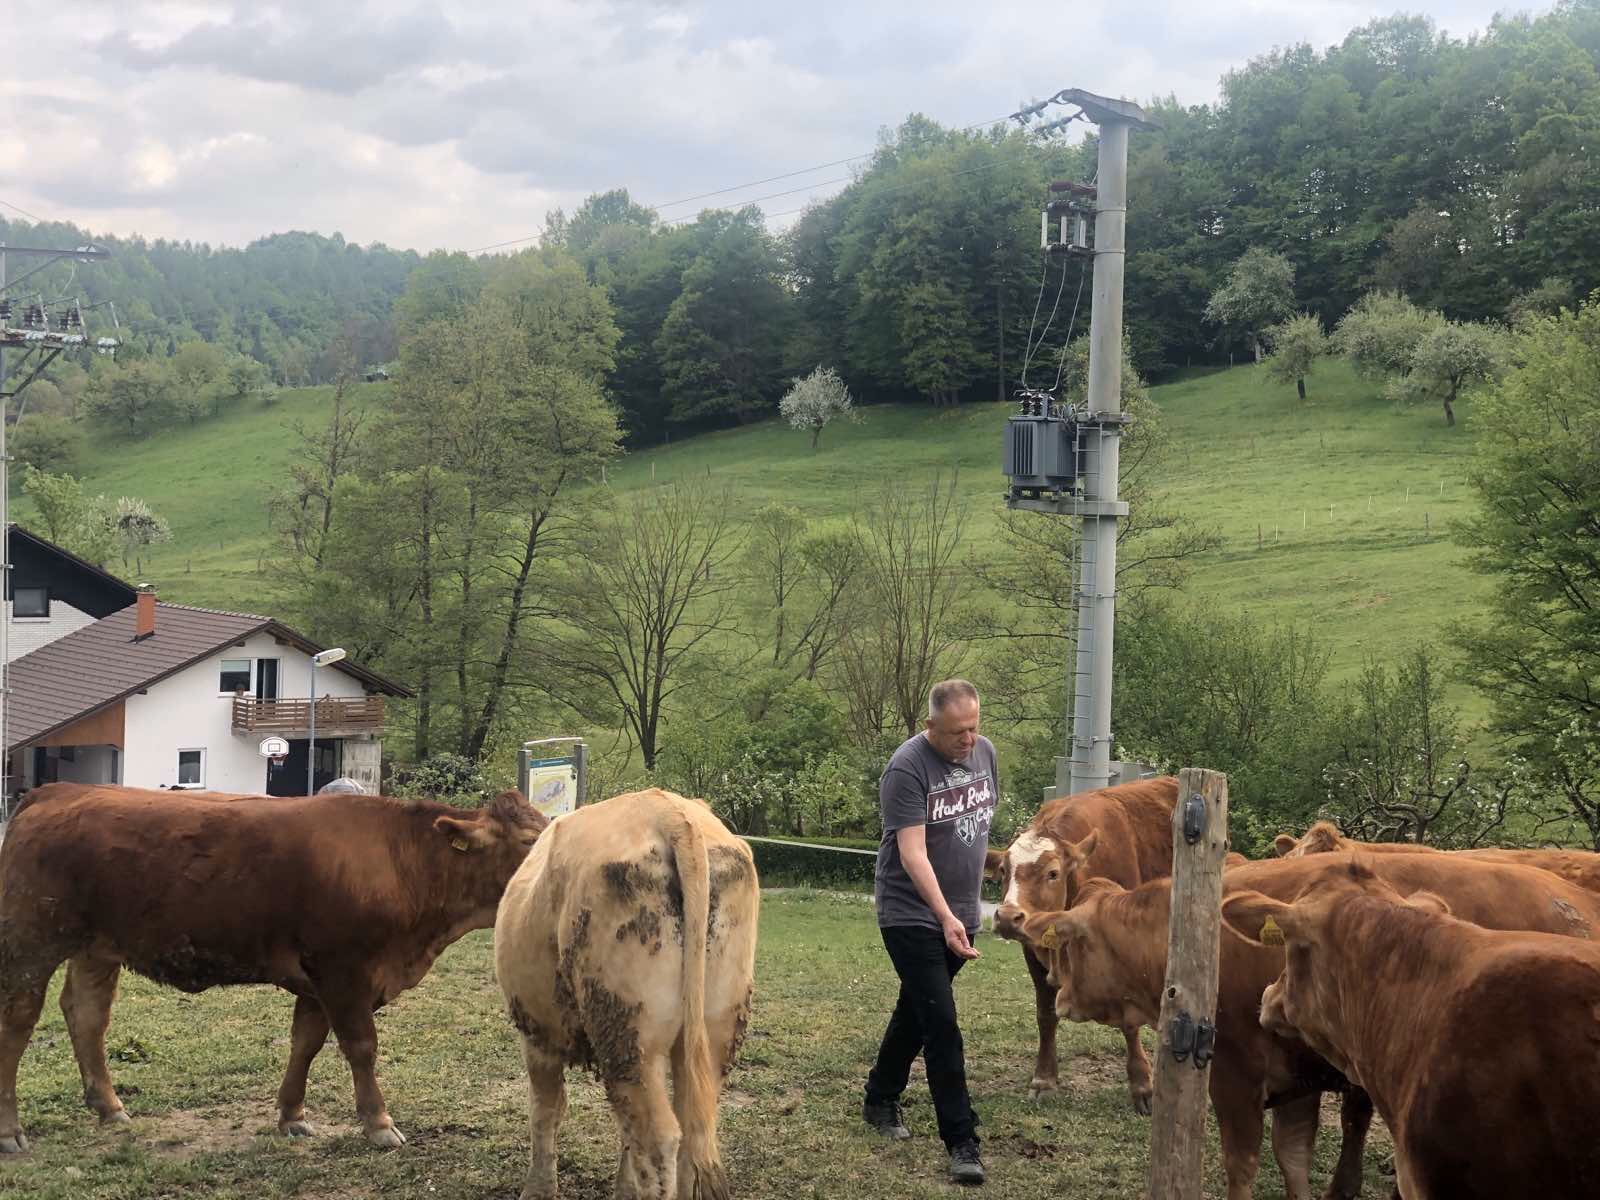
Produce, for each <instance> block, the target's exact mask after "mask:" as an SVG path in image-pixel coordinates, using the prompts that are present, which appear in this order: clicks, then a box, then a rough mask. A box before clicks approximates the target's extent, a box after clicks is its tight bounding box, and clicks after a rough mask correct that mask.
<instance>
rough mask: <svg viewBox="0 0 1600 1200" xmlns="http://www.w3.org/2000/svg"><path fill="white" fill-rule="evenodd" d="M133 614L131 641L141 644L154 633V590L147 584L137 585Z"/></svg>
mask: <svg viewBox="0 0 1600 1200" xmlns="http://www.w3.org/2000/svg"><path fill="white" fill-rule="evenodd" d="M134 603H135V604H136V605H137V607H136V608H135V610H134V614H133V640H134V641H136V642H142V641H144V640H145V638H148V637H154V636H155V633H156V590H155V588H153V587H151V586H150V585H149V584H148V583H141V584H140V585H139V598H138V599H137V600H136V601H135V602H134Z"/></svg>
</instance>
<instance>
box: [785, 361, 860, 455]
mask: <svg viewBox="0 0 1600 1200" xmlns="http://www.w3.org/2000/svg"><path fill="white" fill-rule="evenodd" d="M778 411H779V412H781V413H782V414H783V415H784V416H785V417H786V418H788V421H789V424H790V425H793V426H794V427H795V428H796V429H809V430H810V431H811V448H812V449H813V450H815V449H816V448H817V446H818V444H819V443H820V442H821V441H822V431H823V429H825V428H826V427H827V425H828V422H830V421H832V420H833V419H834V418H835V417H838V416H843V415H847V414H849V413H850V412H851V400H850V389H848V388H847V387H845V386H844V380H842V379H840V378H839V372H837V371H835V370H834V369H833V368H832V367H818V368H817V369H816V370H815V371H813V372H811V374H809V375H807V376H806V377H805V378H804V379H796V380H795V381H794V386H793V387H791V388H790V389H789V390H788V391H787V392H786V393H784V397H783V399H782V400H780V401H778Z"/></svg>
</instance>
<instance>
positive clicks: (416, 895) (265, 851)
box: [0, 783, 547, 1153]
mask: <svg viewBox="0 0 1600 1200" xmlns="http://www.w3.org/2000/svg"><path fill="white" fill-rule="evenodd" d="M223 799H227V800H228V802H227V803H219V802H218V801H220V800H223ZM546 824H547V821H546V819H545V818H544V817H543V816H541V815H540V814H539V813H538V812H537V811H535V810H534V809H533V808H532V807H530V806H529V804H528V802H527V801H526V800H524V799H523V798H522V796H521V795H520V794H518V793H516V792H505V793H502V794H501V795H499V796H497V797H496V798H495V799H494V801H493V802H492V803H491V804H490V805H489V806H487V807H486V808H484V809H480V810H477V811H471V812H469V811H463V810H461V809H456V808H448V807H446V806H445V805H442V804H433V803H430V802H427V801H401V800H393V799H389V798H386V797H382V796H351V795H338V796H307V797H303V798H293V799H291V798H268V797H248V796H247V797H222V796H220V795H218V794H215V793H203V794H200V795H198V796H196V795H194V794H191V793H186V792H171V791H142V790H139V789H135V788H122V787H100V786H88V785H84V784H75V783H58V784H51V785H49V786H47V787H43V788H39V789H38V790H36V791H34V792H30V793H29V794H28V796H27V798H26V799H25V801H24V803H23V804H22V805H21V807H20V808H19V809H18V812H17V815H16V817H15V818H14V819H13V820H12V822H11V828H10V831H9V833H8V835H7V837H6V839H5V842H4V845H3V846H0V1153H16V1152H18V1151H22V1150H26V1149H27V1146H28V1143H27V1139H26V1138H25V1137H24V1136H23V1134H22V1128H21V1125H20V1124H19V1122H18V1119H17V1090H16V1085H17V1064H18V1061H19V1060H20V1059H21V1057H22V1052H23V1050H24V1049H26V1047H27V1044H28V1040H29V1038H30V1037H31V1035H32V1033H33V1027H34V1023H35V1022H36V1021H37V1020H38V1018H39V1010H40V1008H41V1007H42V1006H43V1004H44V997H45V990H46V988H47V987H48V986H49V983H50V978H51V976H52V975H53V974H54V973H55V970H56V968H57V967H58V966H59V965H60V964H61V963H62V962H63V961H65V962H66V963H67V980H66V985H65V987H64V988H63V989H62V992H61V1010H62V1012H63V1013H64V1014H65V1016H66V1020H67V1030H68V1032H69V1034H70V1035H71V1038H72V1049H73V1053H74V1054H75V1055H76V1057H77V1060H78V1069H79V1071H80V1072H81V1074H82V1076H83V1090H84V1100H85V1102H86V1103H87V1104H88V1106H89V1107H90V1108H91V1109H92V1110H93V1111H95V1112H96V1113H98V1114H99V1115H100V1118H101V1120H103V1121H108V1122H115V1121H126V1120H127V1119H128V1116H127V1113H126V1112H125V1111H124V1110H123V1107H122V1101H120V1100H119V1099H117V1094H116V1092H115V1091H114V1090H113V1088H112V1085H111V1075H110V1072H109V1070H108V1069H107V1066H106V1049H105V1035H106V1026H107V1024H108V1023H109V1022H110V1019H111V1001H112V998H113V997H114V995H115V994H116V986H117V975H118V973H119V972H120V971H121V969H122V967H123V966H124V965H126V966H127V967H129V968H131V969H132V970H134V971H137V972H138V973H139V974H141V975H145V976H148V977H149V978H151V979H153V980H155V981H156V982H158V983H165V984H170V985H171V986H173V987H176V988H179V989H181V990H183V991H185V992H200V991H203V990H205V989H206V988H209V987H216V986H218V985H221V984H230V983H271V984H276V985H277V986H279V987H281V988H283V989H285V990H286V991H289V992H292V993H294V995H295V996H296V1001H295V1006H294V1027H293V1035H292V1038H291V1049H290V1052H289V1065H288V1069H287V1071H286V1072H285V1074H284V1077H283V1085H282V1087H281V1088H280V1089H279V1091H278V1128H279V1129H280V1130H281V1131H282V1132H283V1133H285V1134H288V1135H290V1136H304V1135H307V1134H310V1133H311V1132H313V1131H312V1129H311V1127H310V1126H309V1125H308V1124H306V1120H305V1105H304V1101H305V1088H306V1073H307V1071H308V1070H309V1069H310V1066H311V1060H312V1059H313V1058H314V1057H315V1056H316V1054H317V1051H318V1050H320V1049H321V1048H322V1045H323V1043H324V1042H325V1041H326V1040H327V1036H328V1030H329V1027H330V1026H331V1027H332V1029H333V1032H334V1034H335V1035H336V1036H337V1037H338V1039H339V1049H340V1050H341V1051H343V1052H344V1056H345V1058H346V1059H348V1060H349V1063H350V1072H351V1075H352V1076H353V1077H354V1080H355V1091H356V1109H357V1111H358V1112H359V1113H360V1116H361V1123H362V1126H363V1128H364V1130H365V1131H366V1135H367V1139H368V1140H369V1141H371V1142H373V1143H374V1144H376V1145H379V1146H398V1145H400V1144H402V1143H403V1142H404V1141H405V1137H404V1136H403V1135H402V1134H401V1133H400V1131H399V1130H398V1129H396V1128H395V1125H394V1122H393V1121H392V1120H391V1119H390V1117H389V1113H388V1111H387V1109H386V1107H385V1105H384V1101H383V1093H382V1092H381V1091H380V1090H379V1088H378V1080H377V1076H376V1074H375V1073H374V1063H375V1060H376V1057H377V1031H376V1029H375V1027H374V1025H373V1021H372V1012H373V1010H374V1009H375V1008H378V1007H380V1006H381V1005H383V1004H385V1003H386V1002H388V1001H389V1000H391V999H393V998H394V997H395V996H397V995H399V994H400V993H401V992H403V991H405V990H406V989H407V988H409V987H412V986H413V985H415V984H416V983H417V981H418V980H420V979H421V978H422V977H423V976H424V975H425V974H426V973H427V971H428V968H429V967H430V966H431V965H432V964H433V960H434V959H435V958H437V957H438V955H439V954H440V952H441V951H443V950H444V948H445V947H446V946H448V945H450V943H452V942H453V941H455V940H456V939H457V938H459V937H460V936H461V935H462V934H464V933H466V932H467V931H468V930H471V929H483V928H485V927H487V926H489V925H490V924H492V923H493V921H494V914H495V908H496V906H497V905H498V904H499V902H500V894H501V892H502V891H503V890H504V889H505V885H506V881H507V880H509V879H510V878H511V876H512V873H513V872H514V871H515V870H516V869H517V866H518V865H519V864H520V863H521V862H522V860H523V858H524V857H525V856H526V855H527V852H528V849H529V847H530V846H532V845H533V843H534V840H535V839H536V838H537V837H538V836H539V831H540V830H541V829H543V828H544V826H545V825H546Z"/></svg>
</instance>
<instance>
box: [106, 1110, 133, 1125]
mask: <svg viewBox="0 0 1600 1200" xmlns="http://www.w3.org/2000/svg"><path fill="white" fill-rule="evenodd" d="M100 1124H102V1125H132V1124H133V1118H132V1117H130V1116H129V1115H128V1110H127V1109H125V1108H114V1109H112V1110H111V1111H110V1112H108V1113H101V1114H100Z"/></svg>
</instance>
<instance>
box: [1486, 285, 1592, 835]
mask: <svg viewBox="0 0 1600 1200" xmlns="http://www.w3.org/2000/svg"><path fill="white" fill-rule="evenodd" d="M1514 360H1515V362H1516V364H1517V365H1516V366H1515V367H1513V368H1512V370H1511V371H1510V372H1509V373H1508V374H1507V376H1506V377H1505V379H1504V380H1503V381H1502V382H1501V384H1500V385H1499V386H1498V387H1496V388H1494V389H1492V390H1491V391H1490V392H1488V393H1487V394H1486V395H1485V396H1484V397H1483V399H1482V400H1481V401H1480V406H1479V408H1478V410H1477V414H1476V419H1477V420H1478V421H1479V422H1480V423H1481V427H1482V428H1483V429H1485V430H1488V431H1490V432H1489V433H1488V434H1487V435H1485V436H1484V437H1482V438H1480V439H1479V441H1478V444H1477V450H1476V453H1475V456H1474V460H1473V465H1472V468H1471V473H1470V475H1469V479H1470V481H1471V485H1472V489H1473V491H1474V492H1475V493H1476V494H1477V499H1478V508H1477V514H1476V515H1475V516H1474V517H1473V518H1472V519H1471V520H1470V521H1468V522H1467V523H1466V524H1465V525H1464V526H1463V527H1462V529H1461V531H1460V535H1459V536H1460V539H1461V541H1462V542H1463V544H1464V545H1466V546H1467V547H1468V548H1469V549H1470V550H1471V551H1472V563H1473V565H1474V567H1476V569H1477V570H1479V571H1480V572H1482V573H1483V574H1484V575H1485V576H1487V577H1488V579H1489V580H1490V581H1491V582H1492V585H1493V586H1492V590H1491V592H1490V594H1489V611H1490V616H1489V619H1488V620H1487V621H1484V622H1481V623H1477V624H1475V625H1474V626H1472V627H1469V628H1468V629H1467V630H1466V631H1465V632H1463V633H1462V634H1461V635H1460V637H1459V642H1460V644H1461V646H1462V648H1463V649H1464V650H1465V652H1466V655H1467V659H1466V664H1465V668H1464V675H1465V676H1466V678H1468V679H1470V680H1471V681H1472V682H1473V683H1474V684H1475V685H1476V686H1477V687H1478V688H1480V689H1481V690H1482V692H1483V694H1484V696H1485V697H1486V699H1487V700H1488V702H1489V704H1490V706H1491V721H1492V727H1493V729H1494V731H1495V733H1496V734H1498V735H1499V737H1500V738H1501V739H1503V741H1504V743H1505V744H1506V746H1507V747H1508V748H1509V749H1511V750H1514V751H1516V752H1518V753H1520V754H1521V755H1522V757H1523V758H1525V759H1526V760H1527V762H1528V763H1529V765H1530V768H1531V769H1532V770H1534V771H1535V772H1536V773H1538V775H1539V777H1540V778H1542V779H1543V780H1544V781H1545V783H1546V786H1547V789H1548V791H1549V793H1550V794H1551V795H1553V796H1555V797H1559V798H1560V799H1561V801H1562V802H1563V805H1564V807H1565V810H1566V813H1567V815H1568V816H1569V817H1570V818H1571V819H1572V820H1574V821H1575V822H1576V823H1577V824H1578V826H1579V828H1581V829H1582V830H1583V831H1584V833H1585V835H1586V836H1587V838H1588V839H1589V840H1590V842H1591V844H1592V845H1594V847H1595V848H1596V849H1600V752H1597V751H1596V750H1595V747H1596V746H1597V745H1600V488H1597V487H1596V486H1595V481H1596V480H1597V479H1600V305H1595V304H1592V303H1591V304H1588V305H1585V306H1584V307H1583V308H1582V309H1580V310H1579V311H1577V312H1568V313H1563V314H1562V315H1561V316H1560V317H1557V318H1554V319H1550V320H1545V321H1540V322H1537V323H1535V324H1534V325H1532V326H1531V327H1529V329H1528V332H1526V333H1525V334H1524V335H1522V336H1521V337H1520V338H1519V339H1518V342H1517V345H1516V347H1515V350H1514Z"/></svg>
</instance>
